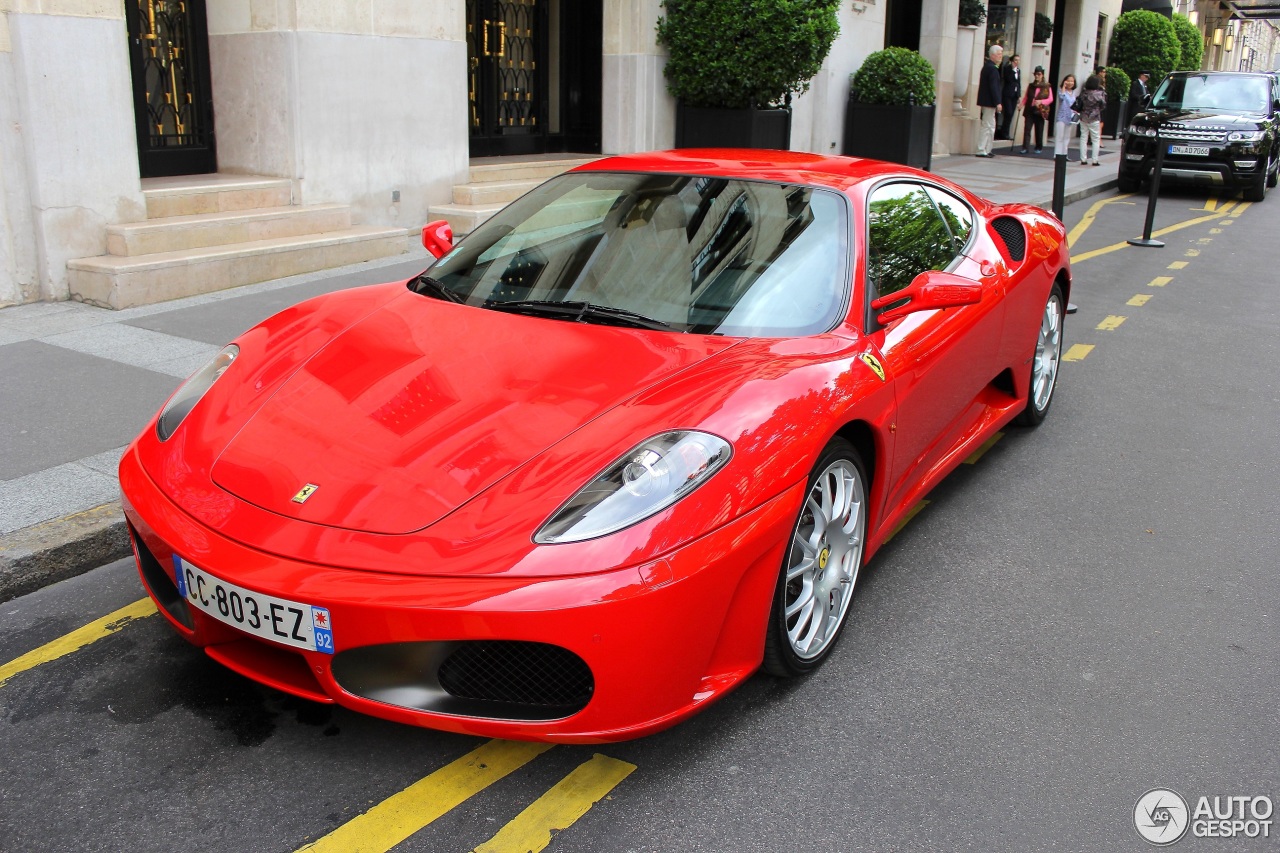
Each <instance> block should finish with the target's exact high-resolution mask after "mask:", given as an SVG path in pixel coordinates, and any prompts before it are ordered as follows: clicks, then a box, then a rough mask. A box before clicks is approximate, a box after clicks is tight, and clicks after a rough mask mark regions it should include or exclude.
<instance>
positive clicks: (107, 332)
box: [0, 140, 1120, 601]
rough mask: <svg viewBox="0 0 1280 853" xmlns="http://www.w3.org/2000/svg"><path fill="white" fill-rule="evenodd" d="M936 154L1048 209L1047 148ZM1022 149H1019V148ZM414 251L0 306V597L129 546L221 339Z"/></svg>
mask: <svg viewBox="0 0 1280 853" xmlns="http://www.w3.org/2000/svg"><path fill="white" fill-rule="evenodd" d="M1107 142H1108V143H1109V144H1110V146H1111V147H1110V148H1109V149H1107V150H1106V151H1104V156H1103V160H1102V162H1103V165H1102V166H1101V167H1097V168H1094V167H1090V166H1080V165H1079V164H1076V163H1072V164H1070V165H1069V166H1068V172H1067V201H1068V203H1069V202H1071V201H1074V200H1076V199H1079V198H1084V197H1085V196H1088V195H1092V194H1094V193H1098V192H1102V191H1104V190H1106V189H1109V188H1111V187H1112V186H1114V185H1115V175H1116V162H1117V161H1116V157H1117V149H1118V148H1119V144H1120V143H1119V141H1118V140H1116V141H1113V140H1107ZM1000 145H1001V146H1004V147H998V148H997V149H996V150H997V152H1001V153H999V155H998V156H996V157H994V158H989V159H984V158H980V157H973V156H967V157H962V156H956V157H942V158H938V159H935V160H934V161H933V171H934V173H935V174H938V175H941V176H943V177H945V178H947V179H949V180H952V181H954V182H956V183H958V184H960V185H961V186H964V187H967V188H968V189H970V190H972V191H973V192H975V193H977V194H978V195H981V196H984V197H986V198H989V199H992V200H994V201H1000V202H1025V203H1029V204H1036V205H1040V206H1042V207H1045V208H1047V207H1048V206H1049V203H1050V199H1051V197H1052V193H1053V166H1054V164H1053V160H1052V158H1048V157H1044V158H1036V157H1034V156H1025V157H1023V156H1018V155H1016V154H1014V155H1011V156H1007V155H1006V153H1004V152H1006V151H1007V150H1008V149H1007V146H1008V143H1007V142H1004V143H1000ZM1015 150H1016V149H1015ZM426 259H427V255H426V253H425V252H422V251H421V250H419V251H418V252H417V253H415V254H411V255H408V256H406V255H399V256H396V257H395V258H390V259H384V260H379V261H370V262H367V263H362V264H356V265H353V266H350V267H344V268H342V269H338V270H327V271H324V272H318V273H309V274H307V275H301V276H294V277H291V278H286V279H280V280H279V281H273V282H266V283H263V284H256V285H249V286H247V287H241V288H237V289H234V290H229V291H223V292H221V293H214V294H207V295H204V296H196V297H191V298H188V299H180V300H175V301H173V302H166V303H162V304H159V305H148V306H145V307H141V308H133V309H129V310H125V311H110V310H106V309H102V308H94V307H91V306H88V305H83V304H81V303H78V302H53V303H36V304H31V305H20V306H17V307H13V308H3V309H0V365H3V367H2V368H0V601H6V600H8V599H10V598H14V597H16V596H18V595H22V594H24V593H26V592H30V591H31V590H34V589H37V588H39V587H41V586H44V585H47V584H49V583H53V582H55V581H58V580H62V579H63V578H67V577H71V576H73V575H76V574H80V573H82V572H85V571H88V570H89V569H91V568H93V567H95V566H98V565H101V564H102V563H104V562H107V561H110V560H114V559H118V558H120V557H124V556H126V555H128V554H129V544H128V538H127V535H126V532H125V527H124V520H123V516H122V515H121V513H120V506H119V486H118V483H117V482H116V476H115V471H116V465H117V464H118V462H119V460H120V456H121V454H122V453H123V452H124V448H125V445H127V444H128V442H130V441H132V440H133V437H134V436H135V435H136V434H137V432H138V431H139V430H140V429H142V427H143V426H144V425H145V423H146V422H147V420H148V419H149V418H150V417H151V416H152V415H153V414H154V413H155V411H156V410H157V409H159V407H160V406H161V404H162V403H163V402H164V401H165V399H166V398H167V397H168V396H169V394H170V393H171V392H172V391H173V389H174V388H175V387H177V385H178V384H179V383H180V382H181V381H182V380H183V379H184V378H185V377H187V376H188V375H189V374H190V373H192V372H193V371H195V370H196V369H197V368H198V367H200V366H201V365H202V364H204V363H205V362H206V361H208V359H210V358H212V357H213V355H214V354H215V353H217V352H218V350H219V349H220V348H221V347H222V346H223V344H225V343H226V342H227V341H228V340H230V339H231V338H233V337H235V336H236V335H237V334H239V333H240V332H241V331H243V330H244V329H246V328H248V327H249V326H252V325H253V324H254V323H257V322H258V321H260V320H262V319H265V318H266V317H268V316H270V315H271V314H274V313H275V312H277V311H279V310H281V309H283V308H285V307H287V306H289V305H292V304H294V303H296V302H299V301H301V300H303V299H307V298H309V297H312V296H316V295H318V294H321V293H328V292H330V291H334V290H340V289H343V288H347V287H356V286H359V285H364V284H375V283H378V282H382V281H394V280H396V279H400V278H408V277H409V276H412V275H415V274H417V273H418V272H420V271H421V270H422V269H423V268H424V267H425V266H426V265H427V260H426Z"/></svg>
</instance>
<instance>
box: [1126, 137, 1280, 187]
mask: <svg viewBox="0 0 1280 853" xmlns="http://www.w3.org/2000/svg"><path fill="white" fill-rule="evenodd" d="M1161 144H1163V145H1170V144H1189V145H1195V144H1199V143H1196V142H1195V141H1190V142H1187V143H1182V142H1178V141H1176V140H1175V141H1173V142H1170V141H1167V140H1162V141H1161ZM1207 147H1208V148H1209V154H1208V156H1182V155H1173V154H1168V153H1166V154H1165V157H1164V162H1163V163H1162V165H1161V169H1160V181H1161V183H1165V182H1168V183H1179V184H1187V185H1191V186H1201V187H1210V188H1214V187H1216V188H1225V189H1245V188H1246V187H1251V186H1253V185H1255V184H1257V183H1258V181H1259V180H1260V179H1261V177H1260V176H1262V175H1264V174H1265V173H1266V169H1267V164H1268V160H1267V155H1266V153H1265V152H1263V151H1260V150H1259V148H1258V146H1256V145H1252V144H1236V143H1230V144H1226V145H1224V144H1222V143H1212V144H1207ZM1154 167H1155V145H1154V143H1153V141H1152V140H1151V139H1150V138H1148V137H1138V136H1135V135H1134V134H1130V135H1129V137H1128V138H1127V140H1126V142H1125V146H1124V153H1123V154H1122V155H1121V166H1120V168H1121V169H1122V171H1123V172H1124V173H1125V174H1126V175H1128V176H1130V177H1133V178H1141V179H1145V178H1148V177H1150V175H1151V170H1152V169H1153V168H1154Z"/></svg>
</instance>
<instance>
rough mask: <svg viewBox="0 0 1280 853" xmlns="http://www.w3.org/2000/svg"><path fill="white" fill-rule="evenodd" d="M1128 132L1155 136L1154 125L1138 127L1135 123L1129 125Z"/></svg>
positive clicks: (1135, 134) (1136, 134)
mask: <svg viewBox="0 0 1280 853" xmlns="http://www.w3.org/2000/svg"><path fill="white" fill-rule="evenodd" d="M1129 132H1130V133H1132V134H1133V135H1134V136H1155V135H1156V129H1155V128H1154V127H1139V126H1138V125H1136V124H1131V125H1129Z"/></svg>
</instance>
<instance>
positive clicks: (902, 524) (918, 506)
mask: <svg viewBox="0 0 1280 853" xmlns="http://www.w3.org/2000/svg"><path fill="white" fill-rule="evenodd" d="M928 505H929V502H928V501H920V502H919V503H918V504H916V505H915V506H913V507H912V508H911V509H910V510H908V511H907V514H906V515H905V516H903V518H902V521H899V522H898V523H897V525H896V526H894V528H893V532H892V533H890V534H889V535H888V536H886V537H884V541H885V542H888V541H889V540H890V539H892V538H893V537H895V536H897V535H898V533H899V532H901V530H902V528H904V527H906V526H907V522H909V521H911V519H913V518H915V517H916V516H917V515H919V514H920V510H922V509H924V508H925V507H927V506H928Z"/></svg>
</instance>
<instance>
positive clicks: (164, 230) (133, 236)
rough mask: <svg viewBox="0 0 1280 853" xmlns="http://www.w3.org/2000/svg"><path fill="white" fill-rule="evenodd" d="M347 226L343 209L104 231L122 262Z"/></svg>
mask: <svg viewBox="0 0 1280 853" xmlns="http://www.w3.org/2000/svg"><path fill="white" fill-rule="evenodd" d="M350 227H351V208H350V207H348V206H347V205H345V204H312V205H306V206H298V207H293V206H289V207H266V208H262V209H261V210H243V211H241V210H235V211H230V212H225V213H196V214H192V215H190V216H168V217H165V218H164V219H148V220H147V221H145V222H131V223H128V224H124V225H108V226H107V251H108V252H110V253H111V254H113V255H119V256H121V257H137V256H139V255H151V254H155V253H158V252H178V251H182V250H183V249H201V248H205V247H207V246H226V245H229V244H231V243H249V242H253V241H256V240H271V239H274V238H276V237H298V236H301V235H303V234H319V233H324V232H328V231H341V230H342V229H344V228H350Z"/></svg>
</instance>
